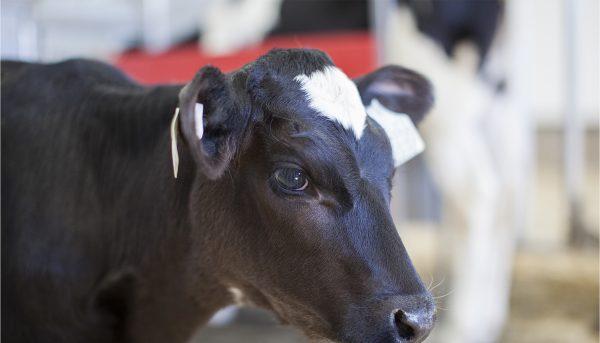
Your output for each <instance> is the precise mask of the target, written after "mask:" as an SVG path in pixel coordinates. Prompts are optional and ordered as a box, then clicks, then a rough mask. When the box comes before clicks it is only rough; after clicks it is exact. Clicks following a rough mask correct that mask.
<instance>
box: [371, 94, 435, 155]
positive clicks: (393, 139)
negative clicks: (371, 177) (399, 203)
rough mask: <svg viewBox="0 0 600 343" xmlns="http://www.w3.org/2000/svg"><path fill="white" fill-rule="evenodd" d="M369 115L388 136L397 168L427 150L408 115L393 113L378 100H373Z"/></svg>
mask: <svg viewBox="0 0 600 343" xmlns="http://www.w3.org/2000/svg"><path fill="white" fill-rule="evenodd" d="M367 113H369V117H371V118H373V120H375V121H376V122H377V123H378V124H379V126H381V127H382V128H383V130H384V131H385V133H386V134H387V136H388V138H389V140H390V144H391V146H392V155H393V157H394V166H395V167H398V166H400V165H402V164H404V162H406V161H408V160H410V159H411V158H413V157H415V156H417V155H418V154H420V153H421V152H423V150H425V143H423V139H422V138H421V136H420V135H419V131H417V128H416V127H415V124H413V122H412V120H410V117H409V116H408V115H407V114H404V113H398V112H394V111H391V110H389V109H387V108H386V107H385V106H383V105H382V104H380V103H379V101H377V99H373V100H371V103H370V104H369V106H368V107H367Z"/></svg>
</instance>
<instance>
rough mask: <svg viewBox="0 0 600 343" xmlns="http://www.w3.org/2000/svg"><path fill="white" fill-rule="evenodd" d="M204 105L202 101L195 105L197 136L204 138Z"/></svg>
mask: <svg viewBox="0 0 600 343" xmlns="http://www.w3.org/2000/svg"><path fill="white" fill-rule="evenodd" d="M203 115H204V105H202V104H200V103H196V106H195V107H194V124H195V129H196V136H198V139H202V135H203V134H204V122H203V120H204V118H203Z"/></svg>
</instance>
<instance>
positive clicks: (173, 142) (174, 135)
mask: <svg viewBox="0 0 600 343" xmlns="http://www.w3.org/2000/svg"><path fill="white" fill-rule="evenodd" d="M178 119H179V107H177V108H175V114H173V119H172V120H171V159H172V160H173V176H175V178H177V171H179V152H178V151H177V120H178Z"/></svg>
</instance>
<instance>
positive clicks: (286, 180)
mask: <svg viewBox="0 0 600 343" xmlns="http://www.w3.org/2000/svg"><path fill="white" fill-rule="evenodd" d="M273 177H274V178H275V181H276V182H277V184H278V185H279V186H280V187H281V188H283V189H285V190H288V191H295V192H297V191H301V190H304V189H306V187H308V178H307V177H306V174H305V173H304V171H302V169H299V168H291V167H286V168H279V169H276V170H275V172H274V173H273Z"/></svg>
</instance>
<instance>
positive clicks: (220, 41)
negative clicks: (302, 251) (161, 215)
mask: <svg viewBox="0 0 600 343" xmlns="http://www.w3.org/2000/svg"><path fill="white" fill-rule="evenodd" d="M599 11H600V8H599V2H598V1H597V0H528V1H519V0H512V1H510V0H507V1H491V0H490V1H487V0H486V1H484V0H481V1H452V0H444V1H440V0H398V1H396V0H371V1H366V0H363V1H350V0H348V1H342V0H338V1H334V0H328V1H318V0H295V1H294V0H194V1H192V0H87V1H77V0H16V1H13V0H2V1H1V18H0V19H1V54H2V58H11V59H23V60H33V61H44V62H51V61H57V60H61V59H66V58H70V57H81V56H84V57H90V58H95V59H101V60H105V61H108V62H109V63H112V64H114V65H116V66H118V67H120V68H122V69H123V70H124V71H125V72H126V73H127V74H129V75H130V76H131V77H132V78H133V79H135V80H138V81H139V82H142V83H146V84H155V83H174V82H177V83H184V82H188V81H189V80H190V79H191V78H192V76H193V75H194V73H195V72H196V71H197V70H198V69H199V68H201V67H202V66H203V65H205V64H208V63H210V64H213V65H216V66H217V67H219V68H221V69H223V70H224V71H231V70H234V69H236V68H239V67H241V66H242V65H243V64H245V63H247V62H249V61H251V60H254V59H255V58H257V57H258V56H260V55H262V54H263V53H265V52H267V51H268V50H269V49H271V48H274V47H306V48H316V49H321V50H324V51H325V52H327V53H328V54H329V55H330V56H331V58H332V59H333V60H334V62H335V63H336V64H337V65H338V66H339V67H340V68H341V69H342V70H344V71H345V72H346V73H347V74H348V75H349V76H350V77H356V76H359V75H361V74H364V73H367V72H369V71H371V70H373V69H375V68H377V67H378V66H381V65H384V64H389V63H396V64H400V65H404V66H407V67H410V68H412V69H415V70H418V71H419V72H421V73H422V74H424V75H425V76H427V77H428V78H430V79H431V81H432V83H433V85H434V87H435V89H436V106H435V108H434V109H433V111H432V113H430V115H429V116H428V118H427V119H426V120H425V122H424V123H423V124H422V125H421V131H422V133H423V136H424V139H425V141H426V145H427V150H426V152H425V153H424V154H423V155H421V156H419V157H418V158H415V159H413V160H412V161H410V162H409V163H407V164H405V165H404V166H402V167H400V170H399V172H398V173H397V176H396V179H395V182H394V191H393V201H392V211H393V216H394V219H395V221H396V224H397V227H398V230H399V233H400V235H401V237H402V239H403V241H404V243H405V245H406V246H407V249H408V251H409V253H410V254H411V256H412V258H413V261H414V262H415V264H416V266H417V269H418V270H419V273H420V275H421V277H422V279H423V280H424V282H425V283H426V284H428V285H429V287H430V289H431V290H432V292H433V293H434V295H435V296H436V297H438V298H437V301H438V311H439V320H438V325H437V326H436V329H435V330H434V332H433V334H432V336H431V338H430V341H432V342H598V337H599V336H598V330H599V328H598V326H599V324H598V321H599V317H598V309H599V303H598V296H599V290H598V281H599V260H598V234H599V223H600V219H599V209H600V207H599V198H598V191H599V172H600V170H599V164H598V161H599V141H598V129H599V97H600V96H599V92H600V89H599V78H600V74H599V73H600V70H599V67H598V65H599V60H600V55H599V39H600V38H599V37H600V36H599ZM194 341H198V342H304V341H305V339H304V338H303V337H302V336H301V335H300V334H299V333H298V332H296V331H294V330H293V329H292V328H289V327H285V326H281V325H279V324H277V322H276V321H275V320H274V319H273V318H272V317H271V316H270V315H269V314H268V313H266V312H263V311H260V310H256V309H250V308H244V309H238V308H233V307H232V308H227V309H225V310H223V311H221V312H219V313H218V314H217V315H216V316H215V318H213V320H212V321H211V323H210V325H209V326H207V327H204V328H202V329H200V330H199V331H198V333H197V335H196V337H195V339H194Z"/></svg>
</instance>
